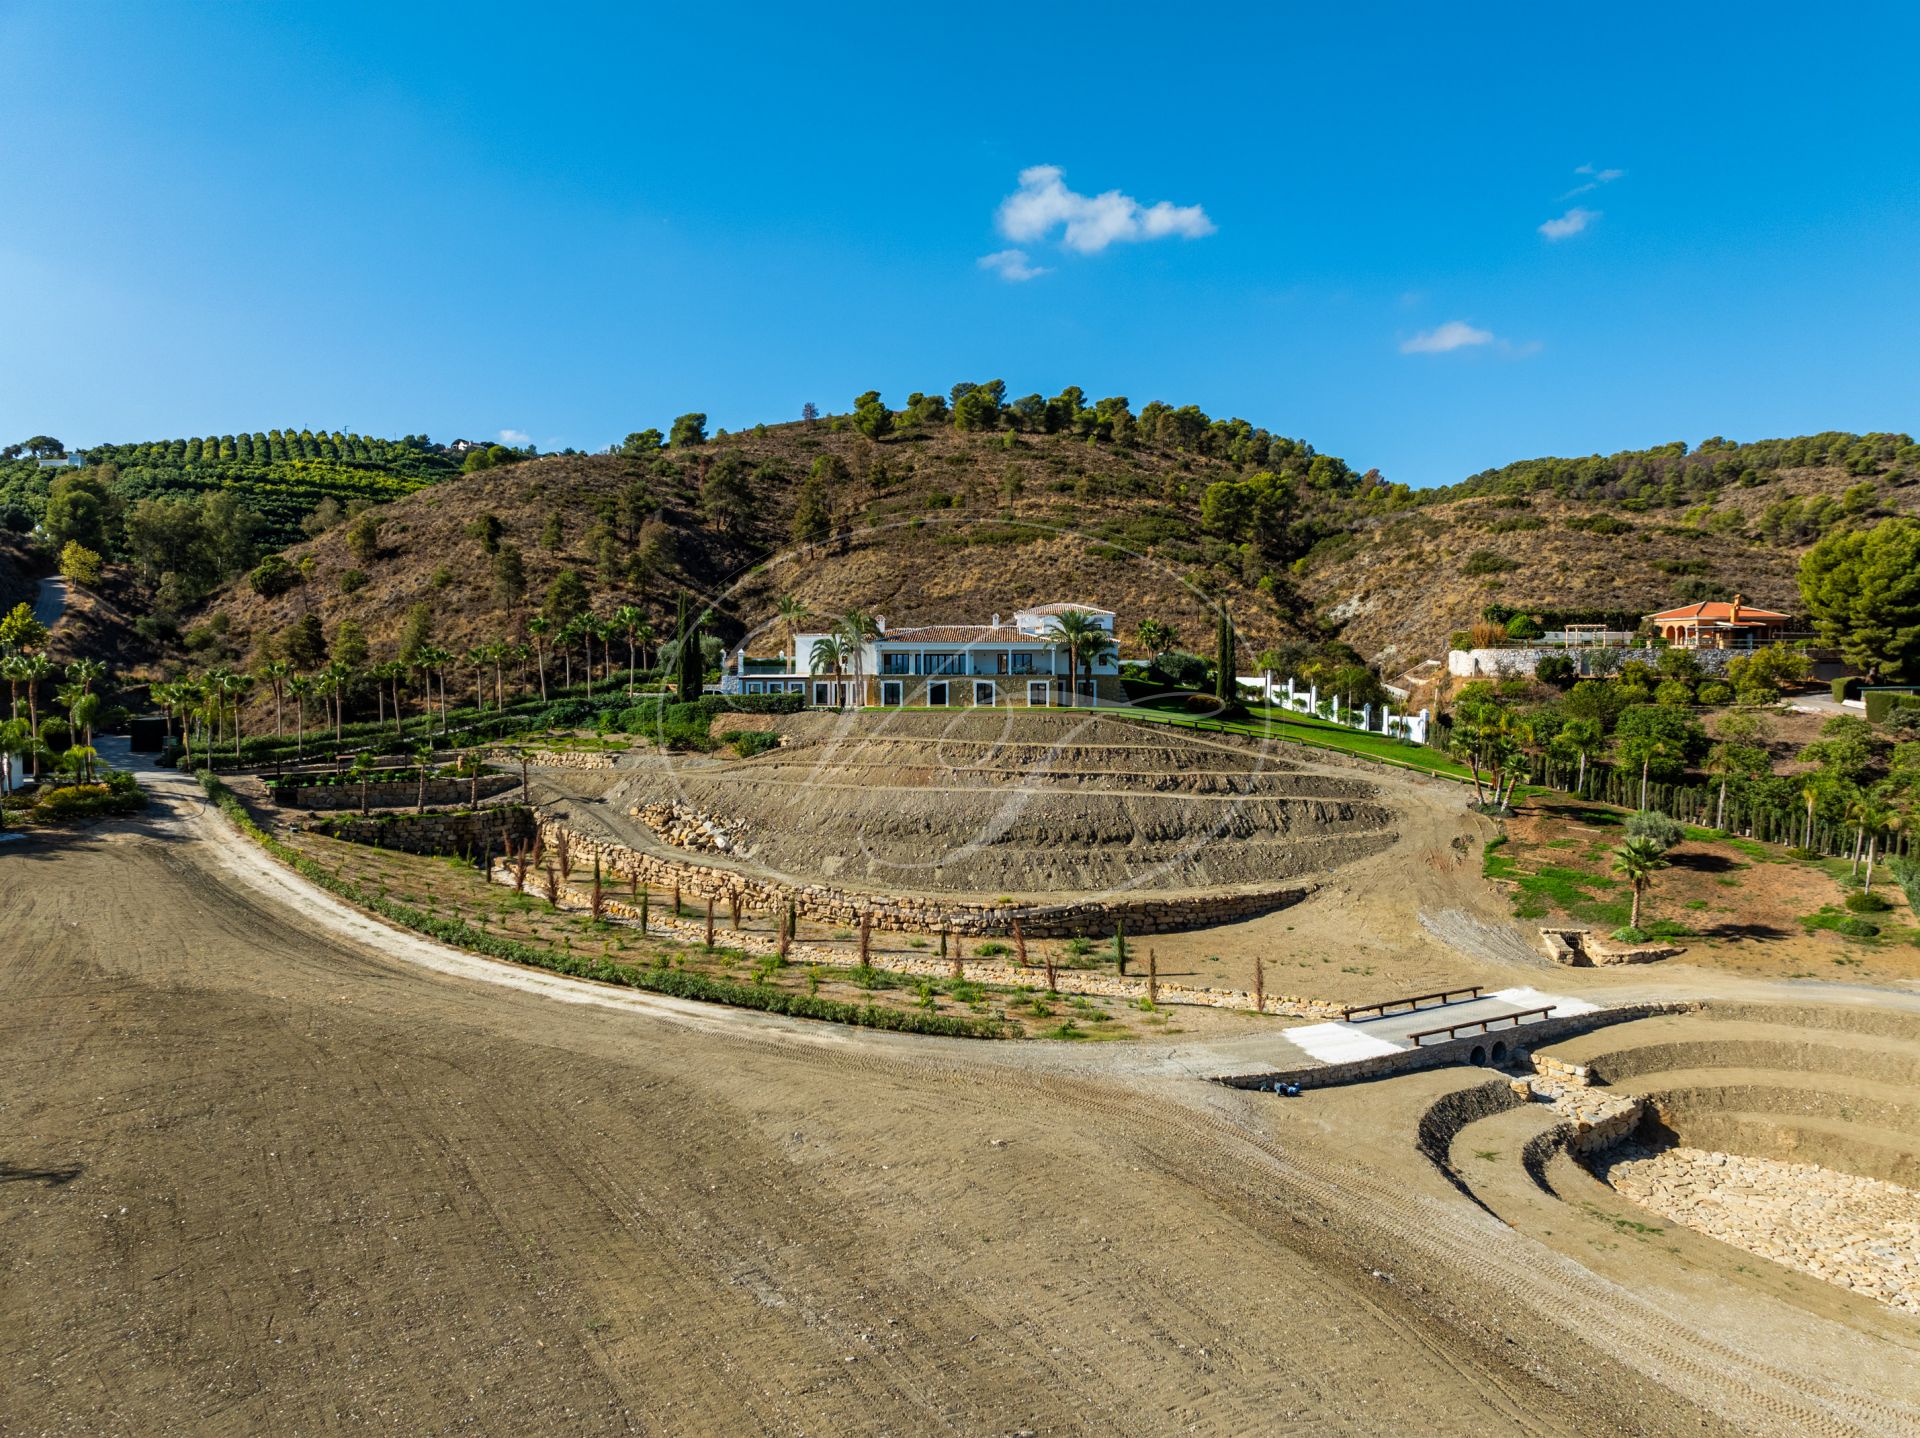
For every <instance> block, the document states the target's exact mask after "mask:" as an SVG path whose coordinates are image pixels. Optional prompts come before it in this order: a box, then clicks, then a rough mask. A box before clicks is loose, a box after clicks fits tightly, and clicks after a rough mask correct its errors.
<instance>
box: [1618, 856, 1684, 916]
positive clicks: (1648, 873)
mask: <svg viewBox="0 0 1920 1438" xmlns="http://www.w3.org/2000/svg"><path fill="white" fill-rule="evenodd" d="M1668 867H1670V861H1669V860H1668V858H1667V856H1666V855H1665V854H1663V853H1662V852H1661V851H1660V846H1659V845H1657V844H1654V843H1651V842H1649V841H1648V840H1646V839H1629V840H1628V841H1627V842H1626V843H1624V844H1622V845H1621V846H1620V852H1619V855H1618V856H1617V857H1616V858H1615V859H1614V861H1613V872H1614V873H1616V874H1618V875H1619V876H1620V877H1621V878H1623V879H1625V880H1626V881H1627V882H1628V883H1629V884H1631V885H1633V916H1632V917H1631V918H1629V919H1628V920H1627V927H1629V928H1633V929H1637V928H1639V927H1640V895H1641V894H1643V893H1644V892H1645V891H1646V890H1648V889H1650V888H1651V887H1653V876H1654V875H1655V874H1656V873H1658V872H1659V871H1660V870H1662V869H1665V868H1668Z"/></svg>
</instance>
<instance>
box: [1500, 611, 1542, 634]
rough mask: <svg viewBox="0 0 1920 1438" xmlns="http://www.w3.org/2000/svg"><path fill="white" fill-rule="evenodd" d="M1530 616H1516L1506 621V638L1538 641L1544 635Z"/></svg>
mask: <svg viewBox="0 0 1920 1438" xmlns="http://www.w3.org/2000/svg"><path fill="white" fill-rule="evenodd" d="M1544 632H1545V631H1543V630H1542V629H1541V628H1540V626H1539V625H1538V624H1537V623H1535V622H1534V618H1533V616H1532V615H1531V614H1516V615H1514V616H1513V618H1511V619H1509V620H1508V621H1507V638H1509V639H1538V638H1539V637H1540V636H1541V634H1542V633H1544Z"/></svg>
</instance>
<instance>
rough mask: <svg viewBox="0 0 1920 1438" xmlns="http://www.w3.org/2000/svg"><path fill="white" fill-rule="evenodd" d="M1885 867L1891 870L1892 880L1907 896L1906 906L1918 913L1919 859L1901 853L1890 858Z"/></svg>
mask: <svg viewBox="0 0 1920 1438" xmlns="http://www.w3.org/2000/svg"><path fill="white" fill-rule="evenodd" d="M1887 867H1888V868H1889V869H1891V870H1893V879H1894V882H1895V883H1897V884H1898V885H1899V886H1900V891H1901V892H1902V893H1903V894H1905V895H1906V896H1907V904H1908V906H1909V907H1911V908H1912V910H1913V912H1914V913H1916V914H1920V859H1916V858H1914V857H1912V856H1911V855H1909V854H1902V855H1901V856H1900V857H1898V858H1896V859H1892V860H1890V861H1889V862H1888V864H1887Z"/></svg>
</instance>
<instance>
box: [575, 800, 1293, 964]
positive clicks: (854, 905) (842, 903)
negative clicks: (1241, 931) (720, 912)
mask: <svg viewBox="0 0 1920 1438" xmlns="http://www.w3.org/2000/svg"><path fill="white" fill-rule="evenodd" d="M540 832H541V835H542V837H543V838H544V840H545V842H546V845H547V847H548V848H549V849H552V848H554V847H555V846H556V845H557V842H558V840H559V838H560V836H561V834H562V833H563V832H564V833H565V834H566V836H567V843H568V844H569V845H570V847H571V850H572V853H573V854H574V855H576V856H577V857H578V859H579V860H580V861H581V862H584V863H586V864H591V863H592V862H593V860H594V859H595V858H596V857H597V858H598V859H599V860H600V866H601V869H602V870H603V871H604V872H605V873H607V874H610V875H612V874H617V875H619V876H620V877H621V878H623V879H626V878H638V879H639V880H640V882H641V883H643V884H646V885H647V886H648V887H650V888H654V889H671V888H673V887H674V886H675V885H678V886H679V887H680V888H681V890H682V891H683V892H684V893H685V894H687V895H689V896H691V897H693V898H695V899H705V898H707V897H708V896H709V895H711V896H712V897H713V898H715V899H716V900H720V901H730V900H731V898H732V896H733V895H735V894H738V895H739V896H740V900H741V903H742V904H743V905H744V906H745V907H747V908H750V909H758V910H760V911H761V912H763V913H771V912H773V911H774V910H776V909H780V908H783V907H785V906H786V905H787V904H792V905H793V906H794V907H795V908H796V909H797V910H798V911H799V914H800V916H801V917H802V918H805V919H814V920H817V921H819V922H821V923H827V924H839V925H843V926H849V927H850V926H853V925H856V924H858V923H859V922H860V920H861V918H862V917H863V916H864V917H866V918H867V920H868V921H869V922H870V923H871V924H872V926H873V927H874V928H876V929H882V930H890V931H893V932H896V933H916V934H937V933H939V932H940V931H941V930H943V929H945V930H949V931H951V932H953V933H956V934H966V935H974V936H979V937H987V936H1003V935H1006V934H1009V933H1011V932H1012V929H1013V922H1014V920H1016V919H1018V920H1019V921H1020V927H1021V932H1023V933H1024V934H1026V935H1027V937H1029V938H1035V939H1049V938H1059V939H1065V938H1073V937H1077V936H1086V937H1105V936H1107V935H1110V934H1112V933H1113V931H1114V927H1115V925H1116V924H1119V923H1124V924H1125V925H1126V930H1127V934H1128V936H1129V937H1133V936H1137V935H1146V934H1162V933H1170V932H1173V931H1176V930H1180V929H1195V928H1207V927H1210V926H1212V925H1214V924H1221V923H1227V922H1229V921H1231V920H1234V919H1248V918H1253V917H1255V916H1257V915H1260V914H1270V913H1273V912H1274V911H1275V910H1278V909H1284V908H1287V907H1289V906H1290V905H1293V904H1297V903H1299V902H1300V901H1301V900H1302V899H1304V898H1306V897H1307V895H1308V894H1310V893H1311V892H1312V888H1311V886H1306V885H1303V886H1300V887H1296V888H1286V889H1265V890H1260V891H1258V892H1254V893H1237V894H1220V895H1212V894H1193V895H1180V896H1176V897H1167V898H1154V897H1152V896H1150V895H1140V896H1131V895H1128V896H1122V897H1119V898H1114V899H1089V900H1086V901H1083V902H1080V903H1069V904H1047V905H1040V906H1034V907H1024V906H1022V905H1018V904H994V903H971V902H968V901H966V900H961V899H939V898H901V897H895V896H890V895H885V894H864V893H859V892H857V891H854V890H849V889H841V888H836V887H834V886H832V885H829V884H782V883H779V882H776V881H773V880H768V879H759V878H755V877H753V876H751V875H748V874H742V873H740V872H739V871H737V870H734V869H724V868H718V867H714V866H710V865H703V864H696V863H692V862H689V861H687V860H682V859H669V858H664V857H656V856H655V855H652V854H644V853H641V852H639V851H638V850H635V849H630V848H628V847H627V846H626V845H624V844H617V843H614V842H612V841H610V840H604V839H591V838H585V837H583V836H581V835H580V834H578V833H575V832H574V831H572V830H570V829H566V828H565V826H564V825H562V824H560V823H558V822H556V821H555V820H553V819H550V818H546V817H544V816H543V817H542V819H541V822H540Z"/></svg>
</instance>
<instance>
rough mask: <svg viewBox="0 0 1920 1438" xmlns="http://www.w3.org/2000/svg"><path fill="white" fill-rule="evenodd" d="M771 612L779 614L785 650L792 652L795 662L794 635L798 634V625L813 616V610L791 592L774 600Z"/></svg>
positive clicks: (797, 660)
mask: <svg viewBox="0 0 1920 1438" xmlns="http://www.w3.org/2000/svg"><path fill="white" fill-rule="evenodd" d="M773 612H774V613H775V614H776V615H778V616H779V618H780V625H781V627H782V628H783V629H784V630H786V634H787V644H786V650H785V652H786V653H788V654H792V655H793V658H794V662H795V663H796V664H797V663H798V662H799V659H800V656H799V655H798V654H796V653H794V647H793V646H794V642H795V636H796V635H797V634H799V632H800V626H801V625H802V624H805V623H806V622H807V621H808V620H809V619H811V618H813V610H812V609H811V608H810V607H809V606H808V604H807V601H806V600H804V599H797V598H795V597H794V596H793V595H791V594H783V595H781V596H780V597H779V598H778V599H776V600H775V601H774V603H773Z"/></svg>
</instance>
